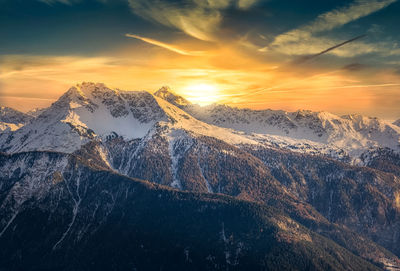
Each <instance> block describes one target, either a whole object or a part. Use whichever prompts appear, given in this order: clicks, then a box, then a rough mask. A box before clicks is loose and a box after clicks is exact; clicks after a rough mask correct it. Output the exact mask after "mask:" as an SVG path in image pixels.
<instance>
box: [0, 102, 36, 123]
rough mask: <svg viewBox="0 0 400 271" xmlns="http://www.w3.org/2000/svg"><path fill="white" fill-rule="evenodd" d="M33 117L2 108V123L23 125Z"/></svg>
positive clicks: (0, 109) (0, 116)
mask: <svg viewBox="0 0 400 271" xmlns="http://www.w3.org/2000/svg"><path fill="white" fill-rule="evenodd" d="M31 118H32V117H31V116H29V115H28V114H25V113H23V112H20V111H18V110H15V109H13V108H11V107H7V106H1V107H0V121H1V122H6V123H13V124H23V123H26V122H28V121H29V120H31Z"/></svg>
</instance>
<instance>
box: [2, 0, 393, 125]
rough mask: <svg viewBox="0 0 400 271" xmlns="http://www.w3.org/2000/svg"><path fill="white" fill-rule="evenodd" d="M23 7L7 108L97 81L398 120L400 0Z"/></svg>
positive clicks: (10, 38)
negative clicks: (82, 83) (166, 87)
mask: <svg viewBox="0 0 400 271" xmlns="http://www.w3.org/2000/svg"><path fill="white" fill-rule="evenodd" d="M21 3H22V2H21ZM21 3H20V1H5V2H4V3H3V4H4V5H5V7H6V8H5V9H0V18H1V20H2V23H3V24H1V25H3V26H6V27H3V28H0V32H1V33H2V37H3V41H2V43H1V44H0V47H1V48H0V51H1V52H0V105H6V106H11V107H14V108H16V109H19V110H22V111H28V110H30V109H33V108H37V107H45V106H48V105H50V104H51V103H52V102H53V101H55V100H56V99H57V98H58V97H59V96H60V95H62V94H63V93H64V92H65V91H67V90H68V89H69V88H70V87H71V86H73V85H75V84H77V83H81V82H83V81H90V82H101V83H105V84H106V85H108V86H109V87H112V88H120V89H124V90H147V91H149V92H154V91H156V90H157V89H159V88H160V87H162V86H164V85H167V86H169V87H170V88H172V89H173V90H174V91H175V92H176V93H178V94H180V95H182V96H184V97H185V98H187V99H188V100H190V101H192V102H194V103H200V104H202V105H205V104H210V103H214V102H215V103H225V104H228V105H232V106H237V107H249V108H252V109H267V108H271V109H282V110H290V111H294V110H297V109H309V110H314V111H329V112H332V113H336V114H339V115H342V114H352V113H359V114H363V115H369V116H378V117H381V118H384V119H388V120H394V119H398V118H400V68H399V67H400V46H399V44H400V43H399V42H398V37H399V32H398V31H399V28H398V27H396V25H397V22H398V11H399V10H400V1H398V0H369V1H316V0H309V1H306V2H303V1H292V2H291V4H290V5H287V3H285V2H282V1H261V0H212V1H211V0H207V1H197V0H193V1H192V0H190V1H185V4H184V5H183V4H182V3H181V2H179V1H168V0H163V1H160V0H127V1H92V2H91V1H85V0H76V1H65V0H52V1H42V0H39V1H24V4H25V5H26V8H23V9H21V5H22V4H21ZM305 3H306V4H305ZM305 6H306V7H307V8H304V7H305ZM308 7H310V8H308ZM44 25H45V26H46V27H43V26H44ZM355 37H358V38H355ZM339 45H343V46H339ZM329 48H333V49H332V50H330V49H329ZM327 49H328V50H327ZM321 52H322V54H320V53H321ZM313 56H314V57H313ZM315 56H317V57H315Z"/></svg>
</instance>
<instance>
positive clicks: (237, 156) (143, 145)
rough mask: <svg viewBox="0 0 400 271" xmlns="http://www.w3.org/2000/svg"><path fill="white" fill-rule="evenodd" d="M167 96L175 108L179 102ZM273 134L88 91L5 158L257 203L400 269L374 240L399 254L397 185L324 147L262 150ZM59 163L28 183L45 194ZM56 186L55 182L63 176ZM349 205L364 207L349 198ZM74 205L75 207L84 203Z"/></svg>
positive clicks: (42, 119) (3, 140) (35, 123)
mask: <svg viewBox="0 0 400 271" xmlns="http://www.w3.org/2000/svg"><path fill="white" fill-rule="evenodd" d="M166 91H167V90H165V89H164V90H163V93H164V94H165V92H166ZM165 95H166V94H165ZM168 97H169V99H170V101H171V102H173V103H174V101H175V100H176V98H175V97H171V96H168ZM178 100H180V99H178ZM267 136H269V135H252V134H250V135H246V134H244V133H243V132H237V131H234V130H230V129H226V128H221V127H217V126H213V125H209V124H207V123H204V122H201V121H199V120H197V119H195V118H193V117H192V116H190V115H189V114H187V113H186V112H184V111H183V110H181V109H180V108H178V107H176V106H175V105H173V104H171V103H170V102H168V101H166V100H164V99H162V98H159V97H154V96H152V95H151V94H149V93H147V92H127V91H121V90H112V89H109V88H107V87H105V86H104V85H102V84H92V83H84V84H82V85H78V86H76V87H73V88H71V89H70V90H69V91H68V92H67V93H66V94H64V95H63V96H62V97H61V98H60V99H59V100H58V101H57V102H56V103H54V104H53V105H52V106H51V107H50V108H48V109H47V110H45V111H44V112H43V113H42V114H40V115H39V116H38V117H37V118H36V119H34V120H32V121H31V122H30V123H29V124H27V125H26V126H24V127H23V128H21V129H19V130H18V131H15V132H13V133H9V134H7V135H1V136H0V146H1V148H2V149H3V150H5V151H7V152H9V153H16V152H21V151H35V150H47V151H59V152H60V151H61V152H63V153H73V154H74V155H77V156H78V157H79V159H81V160H82V161H84V162H85V163H89V164H90V165H92V166H94V167H97V168H102V169H107V170H109V171H114V172H117V173H118V174H122V175H125V176H128V177H135V178H140V179H146V180H149V181H151V182H154V183H157V184H162V185H167V186H170V187H174V188H177V189H180V190H186V191H194V192H204V193H221V194H226V195H230V196H233V197H235V198H237V199H242V200H247V201H256V202H259V203H262V204H263V205H264V206H268V207H273V208H278V209H279V210H281V211H282V212H284V213H285V214H286V215H287V216H289V217H290V218H291V219H293V220H295V221H298V222H299V223H301V224H303V225H305V226H307V227H308V228H309V229H312V230H314V231H317V232H318V233H319V234H321V235H323V236H325V237H326V238H329V239H331V240H333V241H335V242H336V243H338V244H340V245H341V246H343V247H345V248H346V249H348V250H349V251H351V252H352V253H354V254H357V255H360V256H361V257H363V258H364V259H367V260H369V261H372V262H378V263H380V264H387V263H388V262H390V261H393V262H396V261H398V259H397V258H396V257H395V256H393V255H392V254H391V253H389V252H387V251H386V250H385V249H383V248H382V247H380V246H379V245H376V244H375V243H373V242H372V241H370V240H369V238H371V239H373V240H375V241H376V242H378V243H379V244H381V245H384V246H385V247H386V248H389V249H390V250H391V251H393V252H396V253H397V255H399V254H400V251H397V249H396V248H397V246H396V244H397V242H398V241H397V240H398V239H397V237H396V236H398V230H397V228H398V227H397V225H398V223H397V222H396V221H397V220H398V217H399V210H398V209H397V208H396V202H397V201H396V200H397V198H396V195H397V194H396V191H398V179H397V178H396V177H395V176H394V175H393V174H388V173H383V172H382V171H383V168H384V166H381V168H378V167H376V168H377V169H379V170H376V171H371V170H370V169H367V168H365V167H359V166H357V167H355V166H354V167H352V166H349V165H348V164H344V163H339V162H337V161H334V160H332V159H327V157H326V156H321V155H319V154H320V153H319V152H318V149H315V151H316V154H317V155H305V154H304V155H299V154H296V153H293V152H289V151H287V150H283V149H281V148H279V146H280V145H279V144H278V146H274V145H273V144H266V143H267V142H266V141H263V140H265V138H266V137H267ZM274 140H275V139H274ZM291 140H293V139H291ZM320 144H323V143H320ZM304 147H305V148H309V147H308V146H307V145H304ZM17 156H18V155H17V154H15V156H14V155H13V156H11V157H17ZM393 159H396V157H395V156H394V158H393ZM37 160H38V161H41V159H39V158H38V159H37ZM35 161H36V158H34V159H32V160H24V159H21V160H20V161H19V160H15V161H14V162H13V163H15V166H16V167H10V168H13V171H14V172H16V173H13V174H15V176H14V175H13V174H11V173H10V174H9V176H8V177H7V178H6V179H9V178H11V179H13V178H16V179H18V178H21V176H19V175H18V174H19V173H18V172H20V171H24V170H25V169H24V168H25V167H29V166H28V165H31V164H32V163H35ZM362 161H366V160H365V159H362ZM371 161H372V160H371ZM63 163H64V162H63ZM63 163H61V164H60V165H59V166H57V165H50V166H46V167H44V168H43V169H40V170H38V171H37V172H32V174H33V175H32V176H34V178H32V179H31V180H29V181H27V182H28V183H29V182H33V183H35V182H38V181H39V184H38V185H37V186H38V187H40V180H47V179H49V177H46V175H43V176H42V175H40V174H41V172H42V173H43V174H45V173H46V172H47V171H51V170H54V169H53V167H55V168H56V169H57V168H59V167H60V166H62V165H63ZM394 164H395V163H394ZM43 165H46V164H45V163H44V164H43ZM56 171H59V170H56ZM386 172H389V173H394V171H392V170H386ZM37 174H39V175H37ZM18 176H19V177H18ZM28 176H29V175H28ZM50 179H51V178H50ZM55 179H56V180H58V179H59V174H58V173H57V174H56V177H55ZM56 182H57V181H56ZM370 184H374V185H375V186H376V187H374V186H371V185H370ZM34 187H35V185H33V188H34ZM17 188H18V186H17ZM17 188H16V189H17ZM39 190H43V191H45V189H39ZM20 194H21V195H30V192H29V193H27V194H26V193H25V192H24V193H20ZM13 195H17V194H13ZM13 197H14V196H13ZM17 198H21V197H17ZM353 198H355V199H361V200H359V201H357V200H356V201H353V200H350V199H353ZM22 199H23V196H22ZM22 199H21V200H17V201H16V202H14V203H13V204H14V205H12V206H11V207H12V208H13V210H18V206H20V205H19V204H20V202H22V201H23V200H22ZM333 199H335V201H333ZM362 199H370V200H371V201H372V202H373V204H367V203H368V202H367V203H365V202H363V200H362ZM75 200H76V202H75V203H76V204H77V202H78V201H79V198H77V197H75ZM13 206H14V207H13ZM74 206H76V205H74ZM343 206H346V208H345V209H343ZM76 208H77V207H76ZM10 214H11V215H10V216H9V217H8V218H7V217H6V218H5V222H4V223H5V224H6V225H8V222H9V221H11V222H12V220H11V219H12V218H13V217H14V216H13V214H15V213H12V212H11V213H10ZM14 218H15V217H14ZM333 222H335V223H338V224H334V223H333ZM9 225H11V224H9ZM349 228H350V229H352V230H353V231H352V230H350V229H349ZM360 229H363V230H360ZM354 231H355V232H359V233H362V235H359V234H356V233H355V232H354ZM397 264H398V263H397Z"/></svg>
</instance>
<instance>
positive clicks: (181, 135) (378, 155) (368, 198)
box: [0, 83, 400, 270]
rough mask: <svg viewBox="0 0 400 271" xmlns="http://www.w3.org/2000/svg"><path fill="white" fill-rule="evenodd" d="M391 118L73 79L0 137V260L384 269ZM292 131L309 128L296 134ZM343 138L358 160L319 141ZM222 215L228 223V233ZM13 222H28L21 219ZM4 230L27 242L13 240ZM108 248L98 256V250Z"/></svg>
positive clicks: (14, 263) (390, 207)
mask: <svg viewBox="0 0 400 271" xmlns="http://www.w3.org/2000/svg"><path fill="white" fill-rule="evenodd" d="M210 108H213V109H212V110H210ZM217 108H219V109H217ZM196 110H197V111H196ZM201 110H202V111H201ZM195 111H196V112H195ZM200 111H201V112H200ZM199 112H200V113H199ZM210 112H214V113H212V114H214V115H212V116H214V117H213V118H212V119H214V120H218V122H216V121H210V119H209V117H210V114H211V113H210ZM227 112H228V113H229V114H228V113H227ZM246 112H247V113H246ZM263 112H264V113H263ZM205 116H206V117H205ZM271 116H274V117H273V118H270V117H271ZM228 117H229V118H230V119H228ZM264 117H266V121H264V122H262V119H263V118H264ZM254 118H255V119H254ZM201 119H203V120H207V122H209V123H205V122H203V121H200V120H201ZM212 119H211V120H212ZM223 119H225V121H223ZM322 119H324V120H323V121H322ZM260 121H261V122H262V123H264V124H262V125H261V124H260V125H261V126H260V127H261V128H260V129H275V131H278V130H279V131H283V130H282V129H288V130H287V131H288V135H290V136H293V137H291V138H289V137H283V136H281V135H276V134H275V135H271V134H253V133H251V131H249V130H246V129H247V128H248V127H256V125H255V124H257V123H258V122H260ZM219 122H220V123H219ZM261 122H260V123H261ZM223 123H228V124H229V123H235V125H236V124H238V125H239V124H240V127H244V126H243V125H247V126H246V127H247V128H246V129H241V128H240V127H239V126H237V127H236V126H235V127H229V126H231V124H229V125H228V124H227V125H225V124H223ZM290 123H291V124H290ZM357 123H358V124H357ZM213 124H218V125H220V126H223V127H218V126H215V125H213ZM357 125H358V126H357ZM224 127H228V128H238V127H239V128H238V129H239V130H241V131H236V130H232V129H228V128H224ZM271 127H272V128H271ZM346 127H347V128H346ZM355 127H357V128H355ZM393 127H395V126H394V125H389V124H386V123H384V122H382V121H380V120H377V119H370V118H364V117H358V116H351V117H350V116H348V117H341V118H339V117H336V116H334V115H330V114H327V113H326V114H325V113H313V112H305V111H301V112H297V113H288V112H283V111H279V112H278V111H274V112H272V111H262V112H261V111H246V110H244V111H241V110H239V109H233V108H229V107H224V106H222V107H221V106H212V107H206V108H201V107H197V106H195V105H191V104H190V103H188V102H187V101H186V100H184V99H183V98H182V97H180V96H177V95H175V94H173V93H171V92H170V90H169V89H168V88H162V89H161V90H159V91H157V92H156V93H155V95H151V94H150V93H147V92H132V91H122V90H113V89H109V88H107V87H106V86H105V85H103V84H93V83H83V84H81V85H77V86H75V87H72V88H71V89H70V90H69V91H68V92H66V93H65V94H64V95H63V96H62V97H61V98H60V99H59V100H58V101H57V102H55V103H54V104H53V105H52V106H51V107H49V108H48V109H45V110H43V111H42V113H41V114H39V115H38V116H37V117H36V118H34V119H31V120H30V121H29V123H27V124H25V125H24V126H23V127H22V128H20V129H18V130H16V131H14V132H6V133H1V134H0V150H2V151H3V152H6V153H8V154H4V155H1V159H0V162H1V163H0V204H2V208H1V211H0V214H1V215H0V251H3V250H2V249H1V244H2V240H5V243H4V244H5V247H10V248H11V249H9V251H8V250H7V251H5V252H3V254H0V258H1V259H0V260H2V259H13V260H10V261H6V260H3V263H4V264H8V265H7V267H8V268H9V269H24V266H23V262H29V263H32V266H34V267H35V268H36V269H38V270H39V269H40V270H42V269H46V268H47V269H54V268H61V267H62V266H67V269H69V270H76V269H77V268H78V267H77V264H78V263H80V262H82V263H84V264H85V266H86V267H87V268H86V269H92V267H91V266H90V264H91V263H92V262H95V266H93V268H94V269H95V267H98V266H100V267H101V266H102V264H105V266H109V267H110V268H112V267H113V266H115V264H116V263H117V262H118V261H121V264H122V263H123V264H122V265H121V267H123V268H121V269H128V268H131V269H132V268H137V269H148V268H150V269H160V268H163V269H173V267H176V268H178V269H186V270H187V269H202V270H203V269H227V268H228V269H230V268H234V267H235V266H239V267H238V269H245V268H247V269H248V268H250V269H259V268H263V267H265V266H267V267H268V268H270V269H291V268H294V267H295V266H298V269H304V270H305V269H307V270H309V269H317V270H325V269H330V268H332V269H338V270H341V269H343V270H348V269H353V270H368V269H374V268H380V267H385V268H392V270H395V268H397V267H399V266H400V261H399V259H398V258H397V256H400V250H399V246H398V244H399V243H400V239H399V236H400V230H399V229H400V224H399V223H400V174H399V172H400V170H399V167H400V159H399V154H398V150H396V149H395V147H393V146H394V145H393V144H394V143H393V142H395V141H396V136H397V133H398V128H393ZM345 128H346V129H347V130H343V131H342V130H340V129H345ZM257 129H258V128H257ZM366 129H369V130H368V132H366ZM299 131H303V132H304V131H307V133H308V134H307V136H310V137H309V138H307V139H304V138H303V139H297V138H296V136H295V135H299ZM264 132H265V131H264ZM350 132H351V133H350ZM318 133H321V136H319V135H318ZM366 134H368V136H366ZM343 137H350V138H351V137H353V139H354V140H355V141H354V146H356V147H354V148H353V149H352V150H357V155H358V154H360V155H359V156H357V158H355V157H356V156H354V153H355V152H350V151H349V149H346V150H344V148H340V147H339V146H336V147H330V146H329V144H331V143H332V142H336V141H335V140H339V141H340V140H342V139H343ZM367 138H368V139H367ZM343 140H344V141H346V140H350V139H343ZM397 140H398V139H397ZM346 142H347V141H346ZM371 142H372V143H371ZM382 142H383V143H384V144H383V143H382ZM359 143H360V144H361V143H362V144H361V145H360V144H359ZM370 143H371V144H375V145H373V146H375V147H372V148H371V149H368V150H366V149H365V148H366V147H367V146H369V144H370ZM381 143H382V144H381ZM332 144H333V143H332ZM363 144H364V145H363ZM385 144H386V145H385ZM391 144H392V145H393V146H392V145H391ZM381 145H382V146H381ZM371 146H372V145H371ZM392 147H393V148H392ZM293 150H294V151H293ZM299 152H302V153H299ZM332 157H334V158H335V159H332ZM355 159H356V160H357V162H356V163H355V162H354V161H355ZM132 178H139V179H144V180H148V181H149V182H150V183H147V182H145V183H143V182H141V181H138V180H136V179H135V180H133V179H132ZM168 187H169V188H168ZM179 190H181V191H186V192H178V191H179ZM189 192H190V193H189ZM223 194H225V195H223ZM251 202H252V203H251ZM254 202H256V203H254ZM276 210H279V211H276ZM222 213H223V214H222ZM175 214H179V215H178V216H177V215H175ZM219 216H222V217H223V219H219V218H218V217H219ZM177 217H180V218H181V217H183V220H182V221H184V222H180V221H178V220H177ZM229 219H230V220H229ZM260 219H261V220H260ZM228 220H229V224H232V227H235V228H234V229H233V228H231V229H230V230H229V231H230V232H231V234H230V235H229V237H228V235H226V234H227V233H226V230H227V228H225V226H226V225H227V223H228V222H227V221H228ZM242 220H243V221H249V223H250V222H251V223H250V224H249V225H247V224H246V223H245V224H244V225H241V222H240V223H239V222H237V221H242ZM26 221H37V222H35V223H37V224H35V225H34V227H33V228H32V229H30V228H27V227H24V226H23V223H26ZM46 221H47V222H46ZM140 221H144V222H143V223H142V222H140ZM235 221H236V223H235ZM260 221H263V222H260ZM260 223H267V224H268V225H267V224H265V225H267V226H265V225H264V224H262V225H264V226H262V225H261V224H260ZM252 224H254V226H255V225H258V226H257V227H258V228H257V227H256V228H254V227H253V226H251V225H252ZM127 225H128V226H129V225H130V226H129V227H128V226H127ZM185 225H187V227H185ZM221 225H225V226H221ZM246 225H247V226H246ZM260 225H261V226H260ZM241 227H244V228H241ZM31 230H32V231H31ZM202 231H203V232H202ZM222 231H223V232H224V234H222V233H221V232H222ZM259 231H261V232H263V233H261V235H262V236H263V237H260V235H259V234H258V232H259ZM255 232H257V234H255ZM47 233H49V234H48V236H47ZM119 233H120V234H119ZM161 233H162V235H161V236H160V234H161ZM253 233H254V234H253ZM267 233H268V234H267ZM317 233H318V234H317ZM246 234H247V235H246ZM264 234H267V235H265V236H264ZM30 235H32V237H30ZM45 235H46V236H45ZM35 236H36V237H37V238H38V239H35V238H36V237H35ZM116 236H118V237H117V238H116ZM196 236H197V237H196ZM216 236H217V237H216ZM218 236H219V237H221V236H224V237H221V238H222V241H221V240H219V239H218ZM321 236H323V237H321ZM18 238H20V239H19V240H30V242H31V243H26V246H25V247H21V246H20V245H17V243H18V242H17V240H18ZM215 238H217V239H218V240H219V241H218V240H217V239H215ZM259 238H261V239H259ZM263 238H264V239H263ZM38 240H42V241H40V242H39V241H38ZM310 240H311V241H310ZM114 241H115V242H114ZM218 242H222V243H218ZM99 243H101V244H108V243H110V244H109V245H104V246H98V245H95V244H99ZM130 243H131V245H129V244H130ZM264 243H265V244H264ZM32 244H37V245H35V247H36V249H34V250H32V249H31V247H32V246H33V245H32ZM159 244H160V246H159V247H157V246H156V245H159ZM174 244H178V245H174ZM213 244H214V245H213ZM262 244H263V245H262ZM282 246H283V247H284V248H281V247H282ZM121 247H127V248H128V249H127V250H126V251H121ZM328 247H329V249H328ZM90 248H92V250H91V249H90ZM246 249H247V250H246ZM275 249H277V250H275ZM110 250H112V253H113V254H112V257H111V258H110V259H106V258H105V257H102V256H101V255H106V254H108V253H110ZM297 250H298V251H297ZM388 250H389V251H390V252H389V251H388ZM211 251H212V252H211ZM238 251H239V252H238ZM241 251H247V252H243V253H244V254H241ZM256 251H257V252H256ZM21 253H22V254H21ZM171 253H172V254H171ZM246 253H247V254H246ZM270 253H272V254H270ZM280 253H283V254H282V255H286V256H287V257H288V258H287V259H288V260H287V265H285V264H286V263H285V258H282V257H281V256H277V255H280ZM393 253H394V254H395V255H397V256H395V255H394V254H393ZM85 254H86V255H88V256H87V257H88V258H87V259H86V258H85V256H84V255H85ZM206 254H207V255H206ZM21 255H22V256H21ZM61 255H64V259H63V260H62V261H60V262H58V261H57V260H56V259H58V258H59V257H60V256H61ZM132 255H135V257H133V258H132V261H130V260H129V257H131V256H132ZM137 255H141V256H137ZM234 255H236V256H234ZM272 255H274V256H272ZM299 255H303V256H301V257H303V260H302V262H301V263H300V262H298V261H299V259H300V258H301V257H300V256H299ZM318 255H319V256H318ZM355 255H358V256H355ZM208 256H210V257H208ZM286 256H285V257H286ZM181 257H182V258H181ZM359 257H361V258H359ZM103 258H104V259H103ZM21 259H23V260H24V261H22V260H21ZM96 259H97V260H96ZM144 259H148V260H144ZM159 259H162V260H159ZM204 259H206V260H204ZM262 259H263V260H262ZM289 259H290V260H289ZM304 259H306V260H304ZM315 259H322V260H318V261H316V260H315ZM42 262H47V264H48V266H46V265H45V264H43V263H42ZM156 262H157V263H160V264H156ZM174 263H175V264H176V265H174ZM371 263H372V264H373V265H371ZM1 265H2V262H0V266H1ZM196 266H197V267H196ZM203 267H204V268H203ZM84 269H85V268H83V270H84Z"/></svg>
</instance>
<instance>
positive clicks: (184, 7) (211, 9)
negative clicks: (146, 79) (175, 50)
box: [129, 0, 259, 41]
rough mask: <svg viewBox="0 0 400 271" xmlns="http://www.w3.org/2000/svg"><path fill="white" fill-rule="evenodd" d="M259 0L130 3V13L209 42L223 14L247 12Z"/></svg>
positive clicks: (139, 0) (135, 0)
mask: <svg viewBox="0 0 400 271" xmlns="http://www.w3.org/2000/svg"><path fill="white" fill-rule="evenodd" d="M258 1H259V0H207V1H205V0H190V1H185V3H179V2H178V3H177V2H172V1H165V0H129V4H130V6H131V8H132V11H133V12H134V13H135V14H137V15H139V16H141V17H143V18H145V19H148V20H151V21H154V22H157V23H160V24H162V25H166V26H168V27H172V28H176V29H179V30H181V31H183V32H184V33H186V34H188V35H189V36H192V37H194V38H197V39H200V40H205V41H212V40H215V39H216V32H217V30H218V28H219V26H220V23H221V22H222V20H223V15H222V11H223V10H225V9H227V8H230V7H236V8H239V9H248V8H250V7H251V6H252V5H254V4H255V3H256V2H258Z"/></svg>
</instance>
